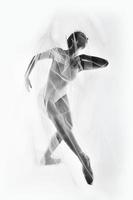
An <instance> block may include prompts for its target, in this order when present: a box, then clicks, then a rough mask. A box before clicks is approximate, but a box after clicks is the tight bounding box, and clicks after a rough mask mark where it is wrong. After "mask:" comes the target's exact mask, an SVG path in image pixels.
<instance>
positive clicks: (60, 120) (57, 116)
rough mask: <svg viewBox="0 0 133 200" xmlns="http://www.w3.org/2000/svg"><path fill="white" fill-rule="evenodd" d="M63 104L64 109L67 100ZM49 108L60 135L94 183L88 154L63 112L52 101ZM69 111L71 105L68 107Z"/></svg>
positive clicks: (89, 179) (90, 180)
mask: <svg viewBox="0 0 133 200" xmlns="http://www.w3.org/2000/svg"><path fill="white" fill-rule="evenodd" d="M60 105H62V106H61V107H60V108H61V109H64V108H65V106H66V104H65V102H64V103H63V101H62V103H61V104H60ZM47 109H48V113H49V116H50V118H51V119H52V121H53V122H54V124H55V126H56V128H57V130H58V132H59V133H60V136H61V137H62V138H63V140H64V141H65V142H66V144H67V145H68V146H69V147H70V148H71V150H72V151H73V152H74V153H75V155H76V156H77V157H78V158H79V160H80V161H81V163H82V166H83V173H84V175H85V178H86V181H87V183H89V184H92V181H93V173H92V170H91V166H90V161H89V158H88V156H87V155H85V154H84V153H83V151H82V150H81V148H80V146H79V144H78V143H77V141H76V139H75V137H74V136H73V134H72V131H71V130H70V128H69V127H68V126H67V125H66V122H65V119H64V115H63V114H61V113H60V112H59V111H58V110H57V107H56V106H55V104H53V103H52V102H50V101H49V102H48V104H47ZM68 112H69V107H68Z"/></svg>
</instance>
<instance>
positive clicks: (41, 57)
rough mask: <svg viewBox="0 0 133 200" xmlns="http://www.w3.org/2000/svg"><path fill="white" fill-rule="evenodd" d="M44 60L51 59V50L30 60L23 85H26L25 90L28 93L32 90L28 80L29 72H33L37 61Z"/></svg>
mask: <svg viewBox="0 0 133 200" xmlns="http://www.w3.org/2000/svg"><path fill="white" fill-rule="evenodd" d="M45 58H53V54H52V52H51V50H48V51H45V52H43V53H39V54H37V55H35V56H34V57H33V58H32V60H31V62H30V64H29V66H28V68H27V70H26V72H25V85H26V88H27V90H28V91H29V89H30V88H32V85H31V82H30V79H29V75H30V73H31V71H32V70H33V68H34V66H35V64H36V62H37V61H38V60H42V59H45Z"/></svg>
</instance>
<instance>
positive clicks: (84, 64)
mask: <svg viewBox="0 0 133 200" xmlns="http://www.w3.org/2000/svg"><path fill="white" fill-rule="evenodd" d="M76 59H77V60H78V65H79V69H80V70H79V71H82V70H91V69H98V68H103V67H106V66H107V65H108V61H107V60H105V59H103V58H99V57H95V56H88V55H85V54H82V55H79V56H77V57H76Z"/></svg>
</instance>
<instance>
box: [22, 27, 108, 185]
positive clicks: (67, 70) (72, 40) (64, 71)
mask: <svg viewBox="0 0 133 200" xmlns="http://www.w3.org/2000/svg"><path fill="white" fill-rule="evenodd" d="M87 42H88V38H87V36H86V35H85V34H84V33H83V32H81V31H76V32H74V33H72V34H71V35H70V36H69V37H68V39H67V45H68V49H67V50H63V49H62V48H58V47H55V48H52V49H50V50H47V51H45V52H42V53H39V54H37V55H35V56H34V57H33V58H32V60H31V62H30V64H29V66H28V68H27V70H26V73H25V84H26V88H27V90H28V91H30V88H32V85H31V82H30V79H29V75H30V73H31V71H32V69H33V67H34V66H35V64H36V62H37V61H39V60H42V59H46V58H49V59H52V65H51V68H50V71H49V75H48V80H47V85H46V91H45V95H44V105H45V107H46V110H47V114H48V117H49V118H50V120H51V121H52V122H53V124H54V125H55V127H56V130H57V132H56V133H55V135H54V136H53V137H52V138H51V141H50V144H49V146H48V148H47V150H46V152H45V153H44V156H43V158H42V160H41V162H42V163H44V164H45V165H50V164H57V163H59V162H60V160H59V159H55V158H53V157H52V153H53V152H54V151H55V149H56V148H57V147H58V145H59V144H60V143H61V141H62V140H64V141H65V143H66V144H67V145H68V146H69V147H70V149H71V150H72V151H73V152H74V154H75V155H76V156H77V157H78V159H79V160H80V162H81V164H82V171H83V174H84V176H85V179H86V181H87V183H88V184H92V182H93V172H92V168H91V165H90V159H89V157H88V156H87V155H86V154H85V153H84V152H83V151H82V149H81V147H80V145H79V144H78V142H77V140H76V139H75V137H74V135H73V133H72V127H73V122H72V117H71V111H70V106H69V101H68V97H67V90H66V89H67V85H68V84H69V82H70V81H72V80H73V79H75V77H76V75H77V73H78V72H81V71H83V70H90V69H97V68H101V67H106V66H107V65H108V61H107V60H105V59H103V58H99V57H94V56H88V55H85V54H82V55H77V54H78V51H79V50H80V49H83V48H85V46H86V44H87Z"/></svg>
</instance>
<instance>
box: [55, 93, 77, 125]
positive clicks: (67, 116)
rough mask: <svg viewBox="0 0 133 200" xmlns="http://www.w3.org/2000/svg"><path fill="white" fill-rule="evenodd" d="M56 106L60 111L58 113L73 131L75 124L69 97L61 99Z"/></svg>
mask: <svg viewBox="0 0 133 200" xmlns="http://www.w3.org/2000/svg"><path fill="white" fill-rule="evenodd" d="M55 106H56V108H57V110H58V113H59V114H60V115H61V116H62V117H63V119H64V122H65V125H66V126H67V128H69V129H72V126H73V123H72V117H71V112H70V107H69V101H68V98H67V95H65V96H63V97H62V98H60V99H59V100H58V101H57V102H56V103H55Z"/></svg>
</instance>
